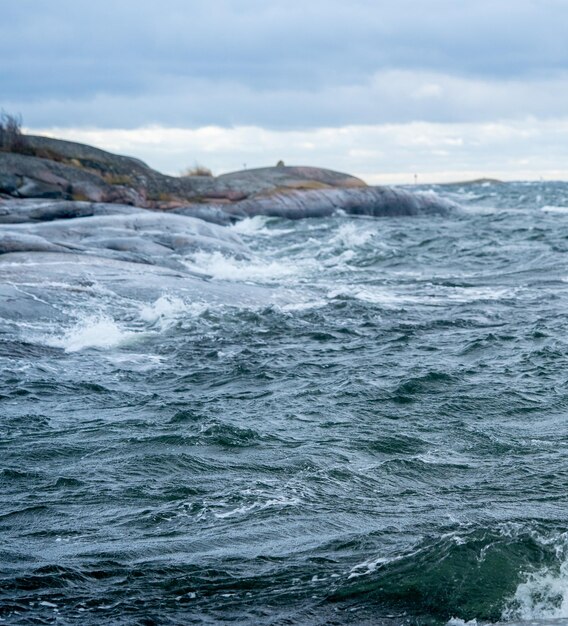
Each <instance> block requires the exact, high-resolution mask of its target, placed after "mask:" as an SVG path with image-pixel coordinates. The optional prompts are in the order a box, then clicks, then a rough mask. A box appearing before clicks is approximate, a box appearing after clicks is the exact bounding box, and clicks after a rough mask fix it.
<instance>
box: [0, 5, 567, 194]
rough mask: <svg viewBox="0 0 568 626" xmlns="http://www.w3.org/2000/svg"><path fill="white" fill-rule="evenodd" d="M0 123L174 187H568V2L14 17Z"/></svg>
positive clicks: (5, 16) (159, 9) (9, 14)
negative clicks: (341, 174)
mask: <svg viewBox="0 0 568 626" xmlns="http://www.w3.org/2000/svg"><path fill="white" fill-rule="evenodd" d="M1 19H2V27H1V32H2V36H1V37H0V107H2V108H3V109H4V110H5V111H7V112H10V113H20V114H21V115H22V117H23V121H24V126H25V127H26V129H28V130H29V131H30V132H38V133H46V134H54V135H56V136H60V137H65V138H69V139H76V140H78V141H85V142H89V143H93V144H95V145H98V146H100V147H103V148H107V149H110V150H116V151H122V152H126V153H130V154H133V155H135V156H138V157H140V158H143V159H145V160H146V161H147V162H149V163H150V165H152V166H154V167H156V168H158V169H161V170H162V171H166V172H169V173H177V172H178V171H179V170H181V169H182V168H183V167H184V166H187V165H192V164H193V163H195V162H202V163H204V164H206V165H208V166H210V167H211V168H212V169H213V170H214V171H215V173H221V172H223V171H229V170H233V169H239V168H241V167H242V166H243V164H244V163H246V164H247V166H248V167H255V166H259V165H266V164H272V163H273V162H275V161H276V160H278V159H280V158H282V159H284V160H285V161H286V162H287V163H291V164H292V163H294V164H308V165H321V166H325V167H331V168H335V169H341V170H346V171H349V172H352V173H355V174H359V175H361V176H363V177H364V178H366V179H367V180H368V181H369V182H410V181H411V180H412V179H413V176H414V174H415V173H417V174H418V175H419V178H420V180H422V181H423V182H426V181H427V180H451V179H459V178H463V177H468V176H478V175H489V176H500V177H503V178H533V179H536V178H540V177H544V178H566V177H568V37H567V36H566V25H567V24H568V1H566V0H514V1H513V0H491V1H489V0H476V1H475V2H474V1H473V0H350V2H346V1H345V0H302V1H299V0H288V1H286V2H284V1H282V0H208V1H203V2H202V1H200V0H160V1H159V2H158V1H145V0H113V2H110V1H109V0H98V2H97V3H94V2H93V3H83V2H78V1H77V0H73V1H71V0H49V2H47V1H44V0H17V1H14V2H3V3H2V7H1Z"/></svg>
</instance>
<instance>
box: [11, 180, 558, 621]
mask: <svg viewBox="0 0 568 626" xmlns="http://www.w3.org/2000/svg"><path fill="white" fill-rule="evenodd" d="M437 192H438V193H440V194H441V195H443V196H446V197H450V198H451V199H453V200H456V201H458V202H459V203H461V205H462V206H463V207H464V209H463V211H461V212H456V213H455V214H454V215H452V216H450V217H419V218H393V219H389V218H385V219H357V218H354V217H336V218H331V219H321V220H315V219H314V220H301V221H297V222H292V221H287V220H280V219H267V218H253V219H252V220H245V221H244V222H241V223H239V224H238V225H236V226H234V227H230V229H231V231H232V232H233V233H237V234H240V236H241V237H242V239H243V241H244V242H245V243H246V244H247V245H248V247H249V249H250V251H251V256H250V257H248V258H239V257H238V256H230V255H226V254H223V253H221V252H208V253H205V252H198V253H195V254H193V255H192V254H189V255H187V257H186V258H184V259H183V262H184V263H185V264H186V265H187V266H188V267H189V268H190V269H192V270H195V271H196V272H206V273H208V274H209V275H210V278H209V279H208V280H206V281H203V285H204V290H205V289H208V290H211V289H216V290H217V291H215V297H212V296H211V294H210V293H209V291H208V292H207V294H209V295H200V291H199V289H193V291H191V293H186V292H183V291H179V290H175V289H173V288H172V287H171V286H169V285H168V284H167V283H164V285H163V286H160V287H159V289H158V291H156V289H154V291H153V292H152V294H151V297H150V296H149V295H148V292H147V291H145V286H146V284H147V282H148V281H149V280H150V274H149V273H148V272H149V270H147V269H146V268H145V266H143V265H140V270H139V271H140V274H139V277H138V284H139V288H137V287H136V281H135V283H134V284H133V286H132V285H130V283H129V285H130V286H129V288H128V289H126V290H125V289H122V290H121V289H119V288H118V287H117V286H116V285H118V284H119V283H120V282H121V281H122V280H123V279H122V278H120V277H118V278H116V277H114V278H113V280H115V282H112V281H107V282H105V281H104V280H102V279H101V278H100V277H97V278H94V279H92V280H91V279H89V280H86V279H84V278H82V279H81V281H79V282H77V280H75V279H74V281H71V279H69V278H66V276H67V274H66V272H67V269H66V268H65V266H61V265H59V266H57V267H56V264H55V263H54V264H53V265H52V266H49V264H47V263H43V262H42V263H41V264H38V265H36V266H34V265H33V264H30V261H29V259H25V260H23V261H21V262H19V261H18V260H17V259H16V260H14V258H11V259H10V261H9V262H7V261H4V262H2V261H1V260H0V273H1V275H2V281H3V282H4V283H5V284H10V285H12V284H16V283H17V290H18V291H19V292H22V293H25V294H27V296H29V297H30V298H33V299H34V302H37V303H39V304H42V303H43V304H45V306H46V307H47V306H49V307H52V308H53V307H55V308H56V309H57V311H59V312H60V313H61V315H62V317H60V318H58V317H57V316H51V317H50V316H45V315H44V316H43V317H42V316H41V315H39V316H37V317H34V318H30V317H27V316H26V315H25V314H23V313H20V312H18V313H17V314H16V313H14V315H12V316H10V315H8V314H5V316H6V317H5V320H4V322H3V325H2V326H1V328H0V330H1V334H0V371H1V377H0V489H1V494H2V495H1V500H0V620H3V621H4V622H5V623H9V624H51V623H56V624H102V623H108V624H145V625H147V624H216V623H223V622H233V623H246V624H279V625H284V624H322V625H323V624H379V625H390V626H394V625H399V624H424V625H426V624H440V625H442V624H447V623H450V624H456V625H457V624H463V622H465V621H467V620H477V624H486V623H495V622H504V623H519V622H520V623H531V624H545V623H559V624H563V623H568V385H567V380H568V185H566V184H555V183H547V184H536V183H533V184H508V185H486V186H481V185H472V186H466V187H461V188H460V187H454V188H451V187H448V188H439V189H437ZM9 256H10V255H9ZM58 267H59V269H58ZM61 268H62V269H61ZM43 274H45V276H46V278H45V280H39V279H38V276H41V275H43ZM164 280H165V279H164ZM123 282H124V281H123ZM124 284H126V283H124ZM203 293H204V294H205V291H204V292H203ZM243 294H247V295H246V297H244V295H243ZM10 302H11V301H10V299H9V298H7V299H5V301H4V305H3V307H4V308H3V310H4V311H9V310H10V306H11V304H10ZM55 308H54V310H55ZM450 620H451V621H450ZM460 620H463V621H460Z"/></svg>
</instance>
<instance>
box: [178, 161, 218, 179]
mask: <svg viewBox="0 0 568 626" xmlns="http://www.w3.org/2000/svg"><path fill="white" fill-rule="evenodd" d="M180 176H183V177H186V176H213V172H212V171H211V170H210V169H209V168H208V167H205V165H201V164H200V163H196V164H195V165H194V166H193V167H187V168H186V169H184V170H182V172H181V174H180Z"/></svg>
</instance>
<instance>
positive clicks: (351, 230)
mask: <svg viewBox="0 0 568 626" xmlns="http://www.w3.org/2000/svg"><path fill="white" fill-rule="evenodd" d="M375 234H376V231H375V230H373V229H371V228H369V225H368V224H365V225H364V227H362V226H360V225H359V224H354V223H353V222H347V223H346V224H341V226H340V227H339V228H338V229H337V232H336V233H335V235H334V236H333V237H332V238H331V240H330V243H332V244H335V245H340V246H342V247H345V248H348V249H352V248H358V247H359V246H363V245H365V244H366V243H367V242H368V241H369V240H370V239H372V238H373V237H374V236H375Z"/></svg>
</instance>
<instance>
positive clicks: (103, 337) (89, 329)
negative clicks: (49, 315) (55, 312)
mask: <svg viewBox="0 0 568 626" xmlns="http://www.w3.org/2000/svg"><path fill="white" fill-rule="evenodd" d="M138 334H139V333H135V332H133V331H129V330H124V329H122V328H120V326H119V325H118V324H117V323H116V322H115V321H114V320H113V319H111V318H110V317H108V316H106V315H102V314H101V315H95V316H88V317H85V318H83V319H81V320H79V321H78V322H77V323H76V324H75V325H74V326H72V327H71V328H69V329H68V330H67V331H66V332H65V333H64V334H63V335H62V336H60V337H50V338H48V340H47V341H46V342H45V343H46V344H47V345H49V346H52V347H56V348H63V349H64V350H65V352H78V351H79V350H84V349H85V348H103V349H108V348H113V347H115V346H118V345H120V344H121V343H124V342H125V341H127V340H129V339H132V338H133V337H135V336H136V335H138Z"/></svg>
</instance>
